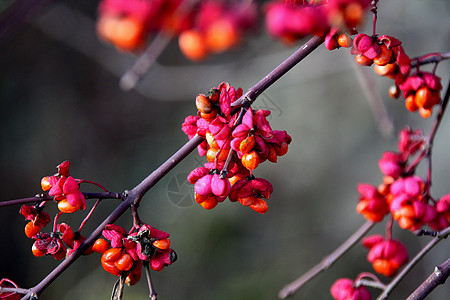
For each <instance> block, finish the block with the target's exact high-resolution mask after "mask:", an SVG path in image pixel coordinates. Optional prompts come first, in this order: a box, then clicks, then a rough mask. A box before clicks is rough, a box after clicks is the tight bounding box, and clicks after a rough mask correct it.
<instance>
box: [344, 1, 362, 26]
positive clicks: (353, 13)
mask: <svg viewBox="0 0 450 300" xmlns="http://www.w3.org/2000/svg"><path fill="white" fill-rule="evenodd" d="M363 18H364V10H363V8H362V7H361V5H360V4H359V3H356V2H353V3H350V4H349V5H347V7H346V8H345V10H344V22H345V24H346V25H347V27H349V28H353V27H356V26H358V25H359V24H361V22H362V20H363Z"/></svg>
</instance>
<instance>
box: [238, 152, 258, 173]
mask: <svg viewBox="0 0 450 300" xmlns="http://www.w3.org/2000/svg"><path fill="white" fill-rule="evenodd" d="M241 161H242V165H243V166H244V167H246V168H247V169H249V170H254V169H256V167H258V165H259V162H260V160H259V155H258V153H256V151H254V150H253V151H251V152H249V153H247V154H244V155H243V156H242V159H241Z"/></svg>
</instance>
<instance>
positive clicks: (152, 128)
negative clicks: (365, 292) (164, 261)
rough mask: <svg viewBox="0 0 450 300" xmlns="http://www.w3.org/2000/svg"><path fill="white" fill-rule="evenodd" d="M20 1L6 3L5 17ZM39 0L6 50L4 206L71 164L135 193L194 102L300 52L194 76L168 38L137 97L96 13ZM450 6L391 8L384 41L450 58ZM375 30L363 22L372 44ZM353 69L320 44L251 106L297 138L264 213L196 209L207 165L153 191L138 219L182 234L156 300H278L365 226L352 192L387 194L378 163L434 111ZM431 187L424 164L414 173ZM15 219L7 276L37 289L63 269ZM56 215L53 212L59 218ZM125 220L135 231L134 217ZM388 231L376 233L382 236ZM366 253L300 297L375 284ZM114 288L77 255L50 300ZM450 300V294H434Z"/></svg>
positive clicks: (440, 185)
mask: <svg viewBox="0 0 450 300" xmlns="http://www.w3.org/2000/svg"><path fill="white" fill-rule="evenodd" d="M10 2H11V1H3V2H0V3H1V6H0V9H4V8H5V7H6V6H7V5H8V3H10ZM43 3H44V4H43V5H41V6H39V7H38V8H37V9H36V10H34V12H33V14H30V15H29V17H28V18H27V21H26V22H24V23H20V26H17V27H15V28H13V30H11V31H9V34H8V35H6V36H3V39H2V40H1V44H0V101H1V116H0V122H1V131H0V135H1V136H0V139H1V144H0V145H1V146H0V147H1V159H0V176H1V178H0V190H1V192H2V197H1V200H10V199H16V198H21V197H29V196H33V195H35V194H36V193H40V179H41V178H42V177H43V176H46V175H51V174H53V173H54V172H56V169H55V167H56V165H58V164H59V163H61V162H62V161H64V160H70V161H71V174H72V175H73V176H74V177H76V178H85V179H89V180H92V181H96V182H99V183H101V184H102V185H104V186H106V187H107V188H109V189H110V190H111V191H114V192H122V191H124V190H125V189H131V188H133V187H134V186H135V185H137V184H138V183H139V182H140V181H141V180H142V179H143V178H145V177H146V176H147V175H148V174H150V173H151V172H152V171H153V170H154V169H156V168H157V167H158V166H159V165H160V164H161V163H163V162H164V161H165V160H166V159H167V158H169V157H170V156H171V155H172V154H173V153H174V152H175V151H176V150H177V149H178V148H179V147H181V146H182V145H183V144H184V143H185V142H186V141H187V137H186V136H185V135H184V133H183V132H182V131H181V123H182V122H183V120H184V118H185V116H187V115H189V114H194V113H195V105H194V99H195V96H196V95H197V94H198V93H204V92H206V91H208V90H209V89H210V88H211V87H213V86H217V85H218V84H220V82H222V81H228V82H229V83H230V84H231V85H233V86H236V87H238V86H241V87H242V88H243V89H244V90H246V89H248V88H249V87H251V86H252V85H254V84H255V83H256V82H257V81H259V80H260V79H261V78H262V77H264V76H265V75H266V74H267V73H268V72H270V71H271V70H272V69H273V68H274V67H275V66H276V65H278V64H279V63H280V62H282V61H283V59H285V58H286V57H288V56H289V55H290V54H291V53H292V52H293V51H294V50H295V49H296V47H295V46H292V47H284V46H283V45H280V44H279V43H278V42H277V41H274V40H272V39H271V38H270V37H268V36H267V35H266V33H265V32H264V30H263V28H261V32H260V34H259V35H254V36H251V37H249V38H248V40H247V41H246V44H245V46H244V47H243V48H242V49H240V50H238V51H233V52H231V53H226V54H223V55H217V56H212V57H210V58H209V59H207V60H206V61H204V62H202V63H200V64H194V63H192V62H190V61H188V60H187V59H185V58H184V57H183V56H182V55H181V54H180V53H179V50H178V47H177V43H176V41H173V42H172V43H170V44H169V46H168V47H167V49H166V50H165V51H164V53H163V54H162V56H161V57H160V58H159V59H158V61H157V63H156V64H155V65H154V66H153V67H152V69H151V70H150V72H149V73H148V74H147V75H146V76H145V78H144V80H143V81H142V82H141V83H140V84H139V86H138V88H137V90H134V91H131V92H123V91H121V90H120V89H119V87H118V80H119V77H120V76H121V75H122V74H123V73H124V72H125V71H126V70H127V68H129V67H130V66H131V65H132V64H133V62H134V60H135V59H136V57H135V56H133V55H131V54H125V53H120V52H117V51H116V50H115V49H114V48H113V47H111V46H110V45H106V44H104V43H102V42H101V41H99V40H98V39H97V38H96V36H95V26H94V25H95V19H96V7H97V4H98V3H97V2H96V1H76V2H73V1H58V2H47V1H43ZM449 8H450V5H449V3H448V1H446V0H439V1H419V0H402V1H381V3H380V10H379V24H378V32H379V33H380V34H389V35H393V36H395V37H397V38H399V39H400V40H402V41H403V43H404V48H405V50H406V52H407V54H408V55H410V56H411V57H414V56H419V55H422V54H425V53H428V52H441V51H448V50H449V49H450V43H449V38H448V37H449V28H450V19H449V18H448V15H449V12H450V9H449ZM369 19H370V18H369ZM369 19H368V20H369ZM371 30H372V29H371V25H370V23H369V22H367V25H366V26H365V30H364V32H367V33H370V32H371ZM302 42H304V41H300V43H299V44H298V45H301V43H302ZM352 59H353V57H352V56H351V55H350V54H349V51H348V50H345V49H341V50H337V51H333V52H329V51H327V50H326V49H325V48H324V47H323V46H322V47H320V48H319V49H318V50H316V51H315V52H313V54H312V55H310V56H309V57H308V58H307V59H306V60H305V61H304V62H302V63H300V64H299V65H298V66H297V67H296V68H294V69H293V70H292V71H290V72H289V73H288V74H287V75H286V76H285V77H283V78H282V79H281V80H279V81H278V82H277V83H275V84H274V85H273V86H272V87H270V88H269V89H268V90H267V91H266V92H265V93H264V94H263V95H262V96H261V97H260V98H259V99H258V101H257V102H256V103H255V108H256V109H258V108H265V109H271V110H272V115H271V117H270V121H271V125H272V128H274V129H278V130H287V131H288V133H289V134H290V135H291V136H292V137H293V142H292V144H291V145H290V148H289V152H288V154H287V155H286V156H284V157H282V158H280V159H279V163H278V164H276V165H274V164H271V163H266V164H264V165H261V166H260V167H259V168H258V170H257V171H256V175H257V176H260V177H264V178H267V179H269V180H270V181H271V182H272V184H273V185H274V193H273V195H272V198H271V199H270V200H269V201H268V203H269V211H268V212H267V213H266V214H265V215H259V214H257V213H255V212H254V211H252V210H250V209H248V208H245V207H243V206H241V205H239V204H236V203H230V202H229V201H226V202H225V203H223V204H221V205H219V206H218V207H216V208H215V209H214V210H212V211H206V210H204V209H203V208H201V207H200V206H199V205H194V203H193V200H192V197H191V196H190V195H191V194H192V186H189V185H188V184H186V182H185V181H184V178H185V175H186V174H187V173H189V172H190V171H191V170H192V169H193V168H195V167H197V166H198V165H199V164H202V163H203V162H204V161H205V159H204V158H200V157H199V156H198V154H197V153H192V154H191V155H190V156H188V157H187V158H186V159H185V160H184V161H183V162H182V163H181V164H179V165H178V166H177V167H176V168H175V169H174V170H172V171H171V172H170V173H169V174H168V175H167V176H166V177H165V178H163V179H162V180H161V181H160V182H159V183H158V184H157V185H156V186H155V187H154V188H153V189H152V190H151V191H150V192H148V193H147V195H146V196H145V198H144V199H143V201H142V205H141V208H140V215H141V218H142V219H143V220H144V221H145V222H147V223H150V224H151V225H152V226H155V227H157V228H159V229H161V230H164V231H167V232H169V233H170V234H171V240H172V247H173V248H174V249H175V250H176V252H177V254H178V258H179V259H178V261H177V262H176V263H175V264H174V265H172V266H170V267H168V268H166V269H165V270H164V271H162V272H160V273H157V272H153V280H154V281H155V286H156V289H157V292H158V293H159V294H160V297H159V299H275V298H276V295H277V293H278V291H279V289H281V288H282V287H283V286H284V285H285V284H286V283H288V282H290V281H292V280H294V279H295V278H297V277H298V276H299V275H301V274H302V273H304V272H305V271H307V270H308V269H309V268H310V267H312V266H313V265H314V264H315V263H317V262H319V261H320V260H321V258H322V257H324V256H325V255H327V254H328V253H330V252H331V251H333V250H334V249H335V248H336V247H337V246H338V245H339V244H340V243H341V242H342V241H344V240H345V239H346V237H348V236H349V235H350V234H351V233H352V232H354V231H355V230H356V229H357V228H358V227H359V226H360V225H361V224H363V223H364V219H363V218H362V217H361V216H360V215H358V214H357V213H356V212H355V205H356V203H357V197H358V195H357V192H356V190H355V187H356V185H357V184H358V183H359V182H370V183H372V184H375V185H377V184H379V183H380V182H381V180H382V175H381V173H380V172H379V170H378V166H377V161H378V159H379V158H380V157H381V154H382V153H383V151H387V150H395V149H396V133H397V132H398V131H399V130H400V129H401V128H402V127H403V126H404V125H406V124H410V125H411V126H412V127H413V128H417V127H419V126H420V127H422V128H423V129H424V130H425V131H426V132H427V131H428V130H429V128H430V126H431V124H432V122H433V119H434V116H435V114H434V115H433V117H432V118H431V119H430V120H422V118H421V117H420V116H419V115H418V114H411V113H409V112H407V111H406V109H405V108H404V105H403V100H397V101H394V100H392V99H390V98H389V96H388V94H387V90H388V87H389V85H390V84H391V81H390V80H388V79H385V78H380V77H378V76H376V75H374V73H373V71H372V70H370V69H369V68H363V67H359V66H356V64H355V63H354V62H353V61H352ZM425 68H426V69H429V70H431V69H430V67H425ZM448 74H449V65H448V62H443V63H442V64H441V65H440V66H439V68H438V75H439V76H441V77H442V80H443V85H444V86H446V84H447V82H448V78H449V76H448ZM361 78H366V80H364V79H363V80H361ZM364 84H369V85H370V86H373V87H375V90H376V91H377V92H378V94H376V95H372V96H375V97H380V99H382V101H383V103H384V104H385V105H386V107H387V109H388V111H389V114H390V116H391V118H392V121H393V125H394V130H393V131H392V133H393V134H391V135H389V134H382V133H381V132H380V131H379V130H378V127H377V122H376V121H375V119H374V117H373V114H372V111H371V109H370V105H369V104H368V101H367V98H366V94H365V93H364V91H365V90H367V88H366V87H365V86H364ZM449 132H450V124H449V122H448V115H446V116H445V117H444V120H443V123H442V127H441V128H440V130H439V132H438V135H437V137H436V141H435V146H434V151H433V155H434V158H433V162H434V165H433V189H432V194H433V195H434V196H435V197H440V196H442V195H444V194H446V193H449V192H450V191H449V189H448V186H449V166H450V161H449V156H448V149H449V147H450V142H449V138H448V136H449ZM385 133H386V132H385ZM423 174H424V168H423V166H422V167H421V168H419V175H422V176H424V175H423ZM83 188H85V186H83ZM86 191H98V190H97V189H92V188H87V189H86ZM117 204H118V202H117V200H106V201H103V202H102V203H101V205H100V206H99V208H98V209H97V210H96V212H95V214H94V216H93V217H92V219H91V220H90V221H89V222H88V224H87V225H86V227H85V229H84V233H85V234H88V232H89V230H92V229H93V228H95V227H96V226H97V225H98V224H99V223H100V222H101V221H102V220H103V219H104V218H105V217H106V216H107V215H108V214H109V213H110V212H111V211H112V210H113V209H114V207H115V206H116V205H117ZM88 206H89V205H88ZM18 210H19V207H7V208H2V209H1V210H0V226H1V247H0V277H7V278H10V279H12V280H14V281H15V282H17V283H18V284H19V285H21V286H22V287H30V286H33V285H35V284H36V283H38V282H39V281H40V280H41V279H42V278H43V277H44V276H46V275H47V274H48V273H49V272H50V271H51V270H52V269H53V268H54V267H55V266H56V265H57V264H58V262H56V261H55V260H54V259H53V258H51V257H43V258H39V259H38V258H35V257H34V256H33V255H32V254H31V251H30V248H31V245H32V241H31V240H30V239H28V238H27V237H26V236H25V235H24V233H23V227H24V226H25V224H26V222H25V221H24V219H23V217H22V216H21V215H19V214H18ZM47 211H48V212H50V213H51V215H53V214H54V213H55V212H56V210H55V208H54V207H52V206H51V205H47ZM81 218H83V216H82V214H75V215H69V216H63V217H61V221H65V222H68V223H72V224H74V226H75V227H76V226H78V224H79V222H80V220H81ZM117 223H118V224H120V225H122V226H124V227H126V228H129V227H130V226H131V224H132V220H131V216H130V214H125V215H124V216H122V217H121V218H120V219H119V221H118V222H117ZM75 224H76V225H75ZM383 224H384V223H383ZM49 226H50V225H48V227H49ZM46 229H47V228H46ZM383 231H384V226H383V225H382V224H379V225H378V226H376V227H375V229H373V230H372V231H371V232H372V233H375V232H377V233H383ZM394 237H396V238H401V239H402V240H403V241H404V242H405V243H406V244H407V245H408V249H409V252H410V255H411V256H413V255H414V254H415V253H416V252H417V251H418V250H419V249H421V248H422V247H423V246H424V245H425V244H426V243H427V242H428V241H429V238H427V237H422V238H416V237H414V236H413V235H412V234H410V233H409V232H406V231H403V230H400V229H399V228H398V227H397V226H396V225H395V226H394ZM448 247H449V244H448V241H443V242H442V243H441V244H439V245H438V247H436V248H435V249H433V250H432V251H431V252H430V253H429V254H428V255H427V256H426V257H425V258H424V259H423V260H422V261H421V262H420V263H419V264H418V265H417V266H416V267H415V269H414V270H413V271H412V272H411V273H410V274H409V275H408V276H407V277H406V278H405V279H404V280H403V281H402V282H401V283H400V285H399V287H398V289H396V291H395V292H394V294H393V296H392V298H393V299H400V298H405V297H406V296H407V295H409V294H410V293H411V292H412V291H413V290H414V289H415V287H416V286H417V285H418V284H419V283H421V282H422V281H423V280H424V279H425V278H426V277H427V276H428V275H429V274H430V273H431V272H432V271H433V268H434V266H435V265H438V264H440V263H442V262H443V261H444V260H446V259H447V258H448V253H449V251H448ZM366 254H367V251H366V250H365V249H363V248H362V247H361V246H357V247H354V249H352V250H351V251H350V252H349V253H348V254H346V255H345V256H344V257H343V258H342V259H341V260H340V261H338V262H337V263H336V264H335V265H334V266H333V267H332V269H331V270H329V271H327V272H325V273H323V274H321V275H320V276H319V277H317V278H316V279H314V280H312V281H311V282H310V283H309V284H307V285H306V286H305V287H304V289H303V290H301V291H300V292H298V293H297V294H296V295H295V296H294V298H295V299H312V298H314V299H330V298H331V296H330V294H329V287H330V286H331V284H332V283H333V282H334V281H335V280H336V279H337V278H340V277H351V278H354V277H356V275H357V274H358V273H360V272H363V271H369V272H370V271H372V267H371V265H370V264H369V263H368V262H367V261H366V260H365V255H366ZM381 277H382V276H381ZM382 279H383V280H384V281H387V280H386V278H382ZM115 280H116V278H114V277H113V276H112V275H110V274H108V273H106V272H105V271H104V270H103V269H102V268H101V266H100V256H99V255H95V254H94V255H91V256H88V257H82V258H80V259H79V260H78V261H77V262H76V263H75V264H74V265H72V266H71V267H70V268H69V270H68V271H67V272H65V273H63V275H62V276H60V277H59V278H58V279H57V280H56V281H55V282H54V283H53V284H52V285H51V286H50V287H49V288H48V289H46V290H45V292H44V293H43V294H42V297H41V298H42V299H67V300H68V299H108V297H109V295H110V292H111V289H112V285H113V283H114V281H115ZM147 294H148V291H147V287H146V284H145V281H144V280H141V282H139V283H138V284H137V285H136V286H134V287H133V288H128V287H126V288H125V299H143V298H145V297H147ZM373 294H374V295H376V294H377V292H375V291H374V292H373ZM448 298H450V293H449V289H448V286H445V287H439V288H438V289H437V290H436V291H434V292H433V293H432V295H431V296H430V297H429V299H448Z"/></svg>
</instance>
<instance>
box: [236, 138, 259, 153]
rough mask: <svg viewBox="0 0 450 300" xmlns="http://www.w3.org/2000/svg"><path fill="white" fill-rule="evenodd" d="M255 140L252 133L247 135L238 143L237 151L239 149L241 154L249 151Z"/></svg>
mask: <svg viewBox="0 0 450 300" xmlns="http://www.w3.org/2000/svg"><path fill="white" fill-rule="evenodd" d="M255 142H256V139H255V137H254V136H253V135H250V136H248V137H247V138H246V139H244V140H243V141H242V142H241V143H240V144H239V151H241V152H242V154H247V153H249V152H250V151H251V150H252V149H253V147H254V146H255Z"/></svg>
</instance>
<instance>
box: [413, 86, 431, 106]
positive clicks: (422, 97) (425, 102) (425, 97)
mask: <svg viewBox="0 0 450 300" xmlns="http://www.w3.org/2000/svg"><path fill="white" fill-rule="evenodd" d="M414 99H415V101H416V105H417V106H418V107H423V108H427V109H428V108H431V107H433V105H434V103H433V101H432V100H433V95H432V92H431V90H430V89H429V88H428V87H427V86H423V87H421V88H420V89H418V90H417V92H416V95H415V98H414Z"/></svg>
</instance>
